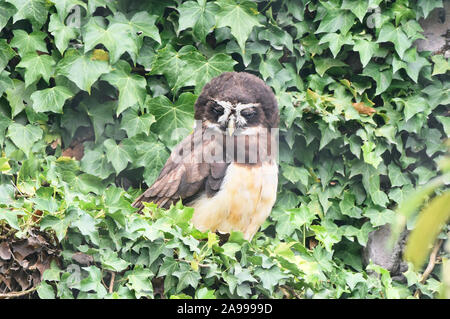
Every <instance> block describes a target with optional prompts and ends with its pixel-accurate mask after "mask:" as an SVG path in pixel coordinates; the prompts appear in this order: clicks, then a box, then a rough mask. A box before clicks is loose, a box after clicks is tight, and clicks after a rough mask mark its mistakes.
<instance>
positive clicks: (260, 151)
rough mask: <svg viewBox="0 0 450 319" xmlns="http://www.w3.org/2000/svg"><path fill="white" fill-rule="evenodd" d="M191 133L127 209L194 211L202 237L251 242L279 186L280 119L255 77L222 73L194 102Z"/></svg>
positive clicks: (274, 103) (269, 94)
mask: <svg viewBox="0 0 450 319" xmlns="http://www.w3.org/2000/svg"><path fill="white" fill-rule="evenodd" d="M194 108H195V113H194V119H195V122H196V126H195V128H194V131H193V133H191V134H190V135H189V136H187V137H186V138H185V139H184V140H183V141H181V142H180V143H179V144H178V145H177V146H176V147H175V148H174V149H173V150H172V153H171V155H170V157H169V158H168V160H167V162H166V163H165V165H164V167H163V169H162V170H161V173H160V174H159V177H158V178H157V179H156V181H155V182H154V183H153V185H151V186H150V187H149V188H148V189H147V190H146V191H145V192H144V193H143V194H142V195H140V196H139V197H138V198H137V199H136V200H135V201H134V203H133V204H132V205H133V206H134V207H136V208H138V209H139V211H140V210H142V209H143V204H142V202H154V203H156V204H157V205H158V206H159V207H163V208H168V207H169V206H170V205H171V204H173V203H175V202H177V201H179V200H182V202H183V204H184V205H185V206H189V207H193V208H194V214H193V217H192V222H193V224H194V226H195V227H196V228H197V229H199V230H201V231H207V230H209V231H213V232H219V233H230V232H232V231H241V232H242V233H243V234H244V238H245V239H247V240H250V239H251V238H252V237H253V236H254V234H255V233H256V232H257V230H258V229H259V227H260V226H261V224H262V223H263V222H264V221H265V220H266V218H267V217H268V216H269V214H270V212H271V210H272V207H273V205H274V203H275V200H276V194H277V184H278V164H277V152H278V135H277V132H278V131H277V129H278V123H279V111H278V106H277V101H276V99H275V95H274V94H273V92H272V90H271V89H270V88H269V87H268V86H267V85H266V84H265V83H264V81H262V80H261V79H259V78H258V77H256V76H254V75H252V74H250V73H245V72H226V73H223V74H221V75H220V76H218V77H215V78H213V79H212V80H211V81H210V82H209V83H208V84H206V85H205V86H204V88H203V90H202V92H201V94H200V95H199V97H198V99H197V101H196V102H195V106H194Z"/></svg>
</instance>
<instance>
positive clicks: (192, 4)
mask: <svg viewBox="0 0 450 319" xmlns="http://www.w3.org/2000/svg"><path fill="white" fill-rule="evenodd" d="M177 10H178V12H179V13H180V18H179V20H178V32H181V31H183V30H186V29H188V28H192V30H193V32H194V36H195V37H196V38H197V39H199V40H200V41H202V42H205V40H206V36H207V34H208V33H209V32H210V31H211V30H212V28H213V27H214V25H215V23H216V19H215V15H216V14H217V13H218V12H219V6H218V5H217V4H215V3H214V2H206V0H197V1H186V2H183V3H182V4H181V6H179V7H178V8H177Z"/></svg>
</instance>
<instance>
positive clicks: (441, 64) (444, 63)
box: [0, 54, 450, 75]
mask: <svg viewBox="0 0 450 319" xmlns="http://www.w3.org/2000/svg"><path fill="white" fill-rule="evenodd" d="M431 60H433V62H434V67H433V73H432V74H431V75H437V74H445V73H447V71H449V70H450V64H449V63H448V60H447V59H445V58H444V56H442V54H436V55H433V56H432V57H431ZM0 69H1V67H0Z"/></svg>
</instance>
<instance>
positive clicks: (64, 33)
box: [48, 13, 79, 54]
mask: <svg viewBox="0 0 450 319" xmlns="http://www.w3.org/2000/svg"><path fill="white" fill-rule="evenodd" d="M48 31H50V33H51V34H52V35H53V37H54V38H55V45H56V47H57V48H58V51H59V52H60V53H61V54H64V52H65V51H66V49H67V47H68V45H69V41H70V40H72V39H75V38H76V37H77V36H78V33H79V31H78V29H76V28H73V27H69V26H66V25H65V24H64V23H63V22H61V18H60V17H59V16H58V15H57V14H56V13H54V14H52V15H51V16H50V22H49V24H48Z"/></svg>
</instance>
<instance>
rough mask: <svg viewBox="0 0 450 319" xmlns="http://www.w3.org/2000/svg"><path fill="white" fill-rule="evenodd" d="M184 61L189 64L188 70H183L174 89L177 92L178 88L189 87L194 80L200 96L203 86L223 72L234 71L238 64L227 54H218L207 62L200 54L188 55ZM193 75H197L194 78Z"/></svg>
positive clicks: (196, 90) (196, 91)
mask: <svg viewBox="0 0 450 319" xmlns="http://www.w3.org/2000/svg"><path fill="white" fill-rule="evenodd" d="M184 61H186V63H187V65H186V68H184V70H183V76H180V77H179V78H178V80H177V84H176V85H175V87H174V89H175V90H177V89H178V87H181V86H183V85H188V84H189V83H190V81H191V80H192V78H193V79H194V81H195V82H194V83H195V93H196V94H199V93H200V92H201V90H202V88H203V86H204V85H205V84H206V83H208V82H209V81H210V80H211V79H212V78H214V77H216V76H218V75H220V74H222V73H223V72H227V71H233V66H234V65H235V64H236V63H237V62H236V61H234V60H233V59H232V58H231V57H230V56H229V55H226V54H222V53H218V54H215V55H213V56H212V57H211V58H210V59H208V60H207V59H206V58H205V57H204V56H203V55H202V54H200V53H199V52H196V53H192V54H190V55H186V57H185V58H184ZM193 74H195V76H194V77H193V76H192V75H193Z"/></svg>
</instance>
